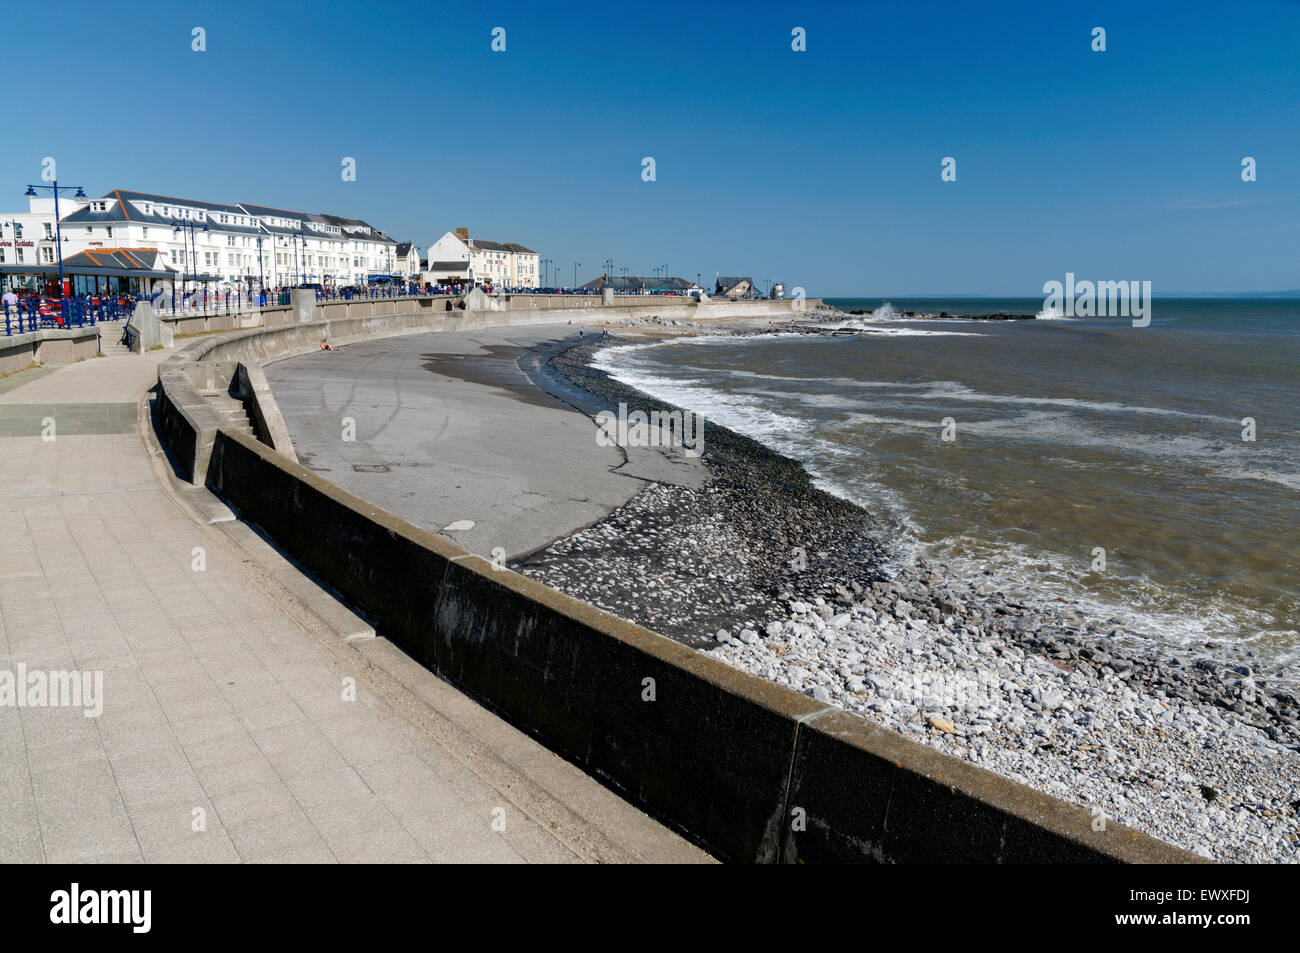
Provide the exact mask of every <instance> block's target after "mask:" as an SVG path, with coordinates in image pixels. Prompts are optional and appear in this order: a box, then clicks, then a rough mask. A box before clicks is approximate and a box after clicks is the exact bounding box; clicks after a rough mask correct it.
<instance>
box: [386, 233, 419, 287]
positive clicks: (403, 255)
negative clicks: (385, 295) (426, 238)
mask: <svg viewBox="0 0 1300 953" xmlns="http://www.w3.org/2000/svg"><path fill="white" fill-rule="evenodd" d="M396 255H397V268H396V270H395V271H394V272H393V274H395V275H401V276H402V277H403V278H406V279H407V280H408V281H419V280H420V274H421V272H422V271H423V270H424V269H423V268H422V267H421V266H420V250H419V249H418V248H416V247H415V243H414V242H398V243H397V252H396Z"/></svg>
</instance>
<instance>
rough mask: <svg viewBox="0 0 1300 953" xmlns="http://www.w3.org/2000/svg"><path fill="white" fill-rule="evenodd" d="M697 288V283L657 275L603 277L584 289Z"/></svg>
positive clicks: (677, 289) (679, 289)
mask: <svg viewBox="0 0 1300 953" xmlns="http://www.w3.org/2000/svg"><path fill="white" fill-rule="evenodd" d="M694 286H695V282H693V281H688V280H687V279H685V278H677V277H670V278H660V277H658V276H657V275H650V276H648V277H647V276H645V275H613V276H609V275H601V276H600V277H599V278H594V279H592V280H591V281H589V282H587V283H586V284H585V285H583V286H582V287H584V288H590V289H592V290H593V291H599V290H600V289H602V288H613V289H614V290H615V291H645V290H647V289H649V290H652V291H655V290H659V289H661V288H666V289H669V290H672V291H685V290H686V289H687V288H692V287H694Z"/></svg>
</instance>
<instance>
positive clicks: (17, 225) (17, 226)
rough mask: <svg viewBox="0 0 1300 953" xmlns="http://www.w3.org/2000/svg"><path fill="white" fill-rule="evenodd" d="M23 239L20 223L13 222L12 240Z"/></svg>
mask: <svg viewBox="0 0 1300 953" xmlns="http://www.w3.org/2000/svg"><path fill="white" fill-rule="evenodd" d="M22 237H23V226H22V223H21V222H14V240H15V241H16V240H17V239H19V238H22Z"/></svg>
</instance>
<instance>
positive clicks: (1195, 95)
mask: <svg viewBox="0 0 1300 953" xmlns="http://www.w3.org/2000/svg"><path fill="white" fill-rule="evenodd" d="M481 6H486V7H487V9H488V10H490V12H480V7H481ZM195 26H201V27H203V28H205V29H206V31H207V51H206V52H203V53H196V52H193V51H192V50H191V30H192V28H193V27H195ZM498 26H500V27H504V28H505V29H506V47H507V48H506V51H505V52H504V53H494V52H492V50H491V49H490V44H491V31H492V29H493V28H494V27H498ZM796 26H802V27H804V28H805V29H806V30H807V47H808V48H807V52H803V53H796V52H793V51H792V50H791V48H790V44H791V36H790V34H791V30H792V28H794V27H796ZM1095 26H1101V27H1104V28H1105V29H1106V31H1107V51H1106V52H1104V53H1094V52H1093V51H1092V50H1091V48H1090V44H1091V31H1092V28H1093V27H1095ZM4 34H5V38H6V43H5V46H6V48H7V50H6V54H5V57H4V59H5V63H6V67H5V69H4V70H3V71H2V74H3V75H5V77H6V79H5V82H6V85H7V86H8V87H9V89H8V90H7V93H6V100H7V102H8V106H9V108H7V109H6V119H7V121H6V123H5V128H4V130H3V133H0V134H2V135H3V137H4V147H3V149H0V181H2V182H3V183H6V184H5V188H6V189H7V190H8V191H7V194H8V195H9V196H10V198H9V200H7V201H4V202H0V211H10V210H14V209H21V208H24V207H25V204H24V201H25V200H24V199H23V198H22V192H23V188H24V186H25V184H26V183H27V182H28V181H37V180H38V179H39V175H40V162H41V158H42V157H43V156H46V155H52V156H54V157H56V159H57V160H58V167H59V174H60V178H61V179H62V180H63V181H64V182H69V183H72V184H77V185H83V186H85V188H86V189H87V191H88V192H90V193H92V194H96V195H98V194H101V193H103V192H104V191H107V190H108V189H111V188H130V189H138V190H143V191H155V192H162V193H166V194H174V195H180V196H197V197H203V198H211V199H213V200H217V201H231V202H233V201H249V202H254V203H261V204H269V205H279V206H284V207H288V208H297V209H303V210H306V211H328V212H332V213H334V214H339V215H347V216H357V217H362V218H365V219H366V220H368V221H370V222H372V223H373V224H375V225H377V226H379V227H380V228H383V229H385V230H386V231H388V232H389V233H390V234H391V235H393V236H394V237H395V238H397V239H399V240H413V241H416V242H417V243H419V244H420V245H421V246H427V245H428V244H429V243H430V242H431V241H432V240H434V239H435V238H437V237H438V236H439V235H441V234H442V233H443V232H444V231H446V230H448V229H450V228H454V227H456V226H460V225H466V226H469V228H470V229H471V231H472V233H473V234H476V235H480V236H482V237H485V238H492V239H496V240H500V241H518V242H523V243H525V244H527V245H529V246H531V247H532V248H535V249H537V250H539V251H540V252H541V254H542V255H544V256H547V257H550V258H553V259H555V260H557V261H558V262H560V263H561V265H562V266H563V267H562V270H561V273H562V275H564V276H565V279H564V280H565V281H572V278H573V262H574V261H575V260H577V261H580V262H582V263H583V264H582V266H581V267H580V268H579V269H578V277H579V279H580V280H585V279H587V278H590V277H592V276H593V275H594V274H596V273H598V271H599V269H600V263H601V262H602V261H603V260H604V259H605V258H606V257H609V256H612V257H613V258H614V259H615V264H616V267H623V266H626V267H628V268H629V270H630V271H631V272H632V273H644V274H648V273H650V270H651V268H652V267H654V266H657V265H663V264H667V265H668V269H669V271H670V272H671V273H674V274H679V275H683V276H688V277H691V278H694V277H695V275H696V274H697V273H702V274H704V275H705V276H707V278H708V279H712V276H713V273H714V272H715V271H718V272H721V273H723V274H744V275H752V276H753V277H755V278H756V279H759V280H760V281H762V280H763V279H766V278H777V277H779V278H781V279H784V280H785V281H786V282H787V283H789V284H791V285H801V286H804V287H806V288H807V289H808V292H809V294H814V295H849V294H856V293H863V294H890V295H904V294H909V293H911V294H927V293H928V294H956V293H984V294H1024V295H1033V296H1037V295H1039V294H1040V293H1041V288H1042V284H1043V282H1044V281H1047V280H1049V279H1053V278H1055V279H1062V278H1063V277H1064V274H1065V272H1067V271H1073V272H1075V273H1076V274H1077V275H1078V276H1079V277H1080V278H1091V279H1105V280H1118V279H1123V278H1129V279H1145V280H1150V281H1152V283H1153V287H1154V290H1155V292H1156V293H1157V294H1159V293H1161V292H1165V291H1199V290H1206V291H1233V290H1242V291H1246V290H1276V289H1282V288H1296V287H1300V191H1298V190H1297V183H1298V181H1300V178H1298V177H1300V4H1297V3H1296V2H1283V0H1260V2H1249V0H1248V2H1244V3H1238V4H1232V3H1212V4H1211V3H1181V2H1179V3H1137V2H1132V3H1114V4H1110V3H1062V4H1058V3H1054V2H1053V3H1042V2H1038V3H1014V4H1012V3H1005V4H1004V3H989V4H975V3H966V2H961V3H956V2H953V3H926V2H906V3H887V4H885V3H845V4H813V5H812V6H804V5H802V4H794V3H780V4H774V3H769V2H764V0H755V2H747V3H743V4H741V3H735V4H709V3H698V2H694V3H681V4H678V3H675V2H662V0H656V2H654V3H649V4H620V3H610V2H602V3H593V4H582V3H562V4H545V3H531V2H530V3H514V2H501V3H496V4H491V5H479V4H467V3H456V4H450V3H436V2H428V0H424V2H418V3H414V2H412V3H408V2H400V0H399V2H389V3H381V4H373V5H371V4H367V5H364V6H363V5H362V4H360V3H340V2H333V3H331V2H311V3H295V4H287V3H277V2H274V0H269V2H256V3H249V2H245V0H223V2H219V3H176V2H172V0H166V2H149V0H146V2H132V3H124V4H118V3H104V2H103V0H95V2H84V3H83V2H63V3H60V2H46V3H31V2H15V3H12V4H9V5H8V7H7V9H6V12H5V31H4ZM15 89H18V90H21V95H20V97H19V99H18V105H17V106H15V104H14V100H13V98H12V97H13V92H14V90H15ZM344 156H352V157H355V159H356V160H357V181H356V182H343V181H342V179H341V177H340V174H339V173H340V161H341V159H342V157H344ZM643 156H653V157H654V158H655V160H656V165H657V181H655V182H651V183H648V182H643V181H642V180H641V159H642V157H643ZM945 156H953V157H955V158H956V160H957V181H956V182H951V183H947V182H942V181H940V175H939V173H940V161H941V160H942V158H943V157H945ZM1243 156H1253V157H1254V158H1255V159H1256V160H1257V164H1258V180H1257V181H1256V182H1253V183H1245V182H1243V181H1242V179H1241V160H1242V157H1243Z"/></svg>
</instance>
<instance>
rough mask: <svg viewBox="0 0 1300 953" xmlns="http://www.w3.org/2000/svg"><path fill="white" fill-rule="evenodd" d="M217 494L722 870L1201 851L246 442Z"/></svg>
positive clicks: (223, 442) (433, 665)
mask: <svg viewBox="0 0 1300 953" xmlns="http://www.w3.org/2000/svg"><path fill="white" fill-rule="evenodd" d="M208 483H209V485H210V486H211V487H212V488H213V490H214V491H216V492H217V493H219V494H220V495H221V496H222V497H223V498H225V499H226V500H227V501H228V502H229V503H230V504H231V505H233V506H234V507H236V508H237V509H238V510H239V512H240V515H241V517H242V518H243V519H246V520H249V521H251V522H253V523H256V524H258V525H259V526H261V527H262V529H264V530H265V531H266V533H267V534H268V535H269V536H270V537H271V538H272V539H274V540H275V541H276V543H277V545H278V546H279V547H280V548H281V549H282V550H283V551H284V552H285V553H287V554H288V555H289V556H291V557H293V558H294V559H296V560H298V561H299V562H300V563H301V564H302V565H304V566H306V567H307V568H308V569H309V570H310V571H312V572H313V573H315V574H317V575H318V576H319V577H320V578H321V579H323V580H324V581H325V582H326V583H327V584H329V585H330V586H332V587H334V588H335V589H336V590H337V591H338V592H339V593H340V594H342V596H343V597H344V598H345V599H347V600H348V601H349V602H350V603H351V604H352V605H354V606H355V607H356V608H357V609H359V610H360V611H361V612H363V613H365V614H366V615H368V616H369V617H370V619H371V620H372V621H373V622H374V624H375V626H376V628H377V629H378V630H379V631H380V632H382V634H383V635H384V636H385V637H387V638H389V639H391V640H392V641H393V642H395V643H396V644H397V645H399V646H400V647H401V648H402V649H403V650H404V651H406V652H407V653H408V654H410V655H411V656H412V657H413V658H415V659H417V660H418V661H420V662H421V663H423V664H424V665H425V666H427V667H428V668H430V669H432V670H433V671H435V672H437V673H438V674H440V675H441V676H442V677H444V678H445V679H447V680H448V681H450V682H451V683H453V684H455V685H457V686H458V687H460V688H461V689H463V690H464V691H465V692H467V693H468V694H470V695H471V696H473V697H475V698H478V699H480V700H481V701H482V702H484V703H485V704H486V705H488V706H489V707H491V708H493V709H495V710H496V711H498V712H500V713H501V714H502V715H503V716H504V717H506V718H507V719H509V720H510V721H512V722H513V723H514V724H516V725H518V726H519V727H521V728H522V729H524V730H526V731H528V732H529V733H531V734H533V735H534V736H536V737H537V738H538V739H539V740H540V741H541V742H542V743H544V744H545V745H547V746H548V747H549V748H551V749H552V750H553V751H555V752H557V753H559V754H561V755H563V756H564V757H566V758H568V759H569V760H571V761H573V762H574V763H575V764H577V765H579V766H580V767H582V768H583V769H584V770H586V771H587V772H589V773H590V774H592V775H593V776H595V777H597V778H599V779H601V780H603V781H604V782H605V783H607V784H609V785H610V786H611V787H613V788H614V789H615V790H617V791H619V792H620V793H621V794H622V795H623V796H624V797H625V798H627V799H628V800H629V801H631V802H632V803H634V804H636V805H638V806H640V807H642V808H643V809H645V810H646V811H648V812H649V813H651V814H652V815H654V816H655V817H658V818H660V819H661V820H663V821H665V822H667V823H669V824H670V825H672V826H674V827H675V828H677V829H678V830H680V831H682V832H683V833H685V834H686V835H688V836H689V837H691V838H692V839H694V840H695V841H697V842H698V843H700V844H701V845H703V846H704V847H705V848H707V849H708V850H710V851H712V852H713V853H715V854H716V855H717V856H718V857H720V858H722V859H724V860H731V861H749V862H753V861H758V862H775V861H784V862H810V863H811V862H845V861H885V862H945V861H970V862H995V861H996V862H1007V863H1012V862H1054V863H1076V862H1137V863H1183V862H1197V861H1198V860H1199V858H1196V857H1194V856H1193V855H1190V854H1187V853H1185V852H1183V851H1180V850H1177V849H1175V848H1173V847H1170V846H1168V845H1166V844H1164V843H1162V842H1160V841H1156V840H1153V839H1151V838H1149V837H1146V836H1145V835H1139V834H1137V833H1136V832H1134V831H1131V830H1128V829H1126V828H1123V827H1121V826H1120V825H1117V824H1113V823H1111V824H1108V825H1106V829H1105V830H1102V831H1097V830H1093V822H1092V817H1091V816H1090V814H1089V813H1088V812H1087V811H1085V810H1083V809H1081V808H1077V807H1073V806H1071V805H1068V804H1066V803H1064V802H1062V801H1059V800H1057V799H1055V798H1053V797H1050V796H1048V795H1046V794H1042V793H1040V792H1037V791H1034V790H1032V789H1030V788H1027V787H1024V786H1022V785H1019V784H1016V783H1014V782H1011V781H1008V780H1005V779H1003V778H1000V777H998V776H996V775H994V774H992V773H990V772H988V771H985V770H983V769H981V768H977V767H974V766H973V765H970V764H967V763H966V762H963V761H960V760H958V759H956V758H953V757H951V756H948V755H945V754H943V753H941V752H938V751H936V750H934V749H931V748H929V747H926V746H925V745H922V744H918V743H916V742H913V741H910V740H908V739H906V738H904V737H903V736H901V735H898V734H896V733H894V732H891V731H887V730H885V729H883V728H880V727H878V726H876V725H873V724H871V723H869V722H867V721H866V720H864V719H862V718H859V717H857V716H855V715H852V714H849V713H847V712H844V711H842V710H840V709H837V708H833V707H830V706H825V705H822V704H821V703H819V702H816V701H814V700H813V699H811V698H809V697H807V696H805V695H800V694H797V693H795V692H793V691H791V690H789V689H786V688H783V687H781V686H778V685H776V684H773V683H771V682H768V681H766V680H763V679H760V678H758V677H756V676H752V675H749V674H746V673H744V672H741V671H739V670H737V669H733V668H731V667H729V666H727V665H725V664H723V663H722V662H719V661H717V660H716V659H714V658H712V657H710V656H708V655H707V654H704V653H701V652H697V651H695V650H693V649H690V648H687V647H686V646H683V645H680V644H679V643H676V642H673V641H671V640H669V639H667V638H664V637H662V636H659V635H656V634H654V633H652V632H649V631H647V630H646V629H643V628H641V627H638V626H636V625H633V624H631V623H629V622H626V621H624V620H621V619H618V618H616V617H614V616H611V615H609V614H607V613H604V612H602V611H600V610H599V609H596V608H594V607H593V606H590V605H588V604H586V603H584V602H580V601H579V600H576V599H573V598H571V597H569V596H566V595H564V594H562V593H559V592H556V591H554V590H552V589H548V588H547V587H545V586H543V585H541V584H540V583H538V582H535V581H533V580H530V579H528V578H526V577H524V576H520V575H517V574H515V573H512V572H509V571H504V570H502V571H498V570H494V569H493V568H492V565H491V563H489V562H488V561H486V560H484V559H482V558H480V557H478V556H475V555H472V554H470V553H469V552H467V551H465V550H462V549H460V548H459V547H457V546H456V545H455V544H453V543H452V542H450V541H449V540H447V539H444V538H442V537H440V536H437V535H435V534H433V533H430V532H427V531H425V530H421V529H419V528H418V527H415V526H412V525H410V524H409V523H406V522H405V521H403V520H401V519H400V518H398V517H396V516H394V515H392V514H390V513H388V512H386V511H384V510H382V509H380V508H378V507H376V506H374V505H373V504H370V503H368V502H366V501H365V500H363V499H360V498H358V497H355V496H353V495H351V494H349V493H347V492H346V491H344V490H342V489H340V488H339V487H337V486H335V485H333V484H332V483H330V482H328V481H327V480H324V479H322V478H321V477H320V476H318V475H317V474H315V473H313V472H312V471H310V470H308V469H306V468H305V467H302V466H300V465H298V464H296V463H292V462H290V461H288V460H286V459H285V458H284V457H282V456H280V455H278V454H276V453H275V452H274V451H272V450H271V449H269V448H268V447H265V446H263V445H262V444H260V443H259V442H257V441H256V440H254V439H252V438H251V437H248V436H247V435H244V434H237V433H228V432H225V431H220V432H219V433H218V434H217V437H216V440H215V442H214V445H213V447H212V452H211V461H210V465H209V467H208Z"/></svg>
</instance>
